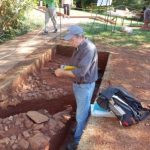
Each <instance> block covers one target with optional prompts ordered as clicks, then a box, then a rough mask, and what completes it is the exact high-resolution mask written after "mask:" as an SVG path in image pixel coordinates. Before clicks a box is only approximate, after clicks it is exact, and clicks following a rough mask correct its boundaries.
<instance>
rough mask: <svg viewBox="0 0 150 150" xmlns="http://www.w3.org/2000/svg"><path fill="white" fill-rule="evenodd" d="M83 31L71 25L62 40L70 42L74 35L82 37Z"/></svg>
mask: <svg viewBox="0 0 150 150" xmlns="http://www.w3.org/2000/svg"><path fill="white" fill-rule="evenodd" d="M83 34H84V31H83V29H82V28H81V27H80V26H77V25H73V26H70V27H69V28H68V32H67V34H66V35H65V36H64V40H67V41H68V40H71V39H72V38H73V37H74V36H75V35H83Z"/></svg>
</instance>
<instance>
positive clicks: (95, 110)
mask: <svg viewBox="0 0 150 150" xmlns="http://www.w3.org/2000/svg"><path fill="white" fill-rule="evenodd" d="M91 116H95V117H116V116H115V115H114V114H113V112H111V111H108V110H106V109H104V108H102V107H100V105H98V104H97V102H95V103H94V104H91Z"/></svg>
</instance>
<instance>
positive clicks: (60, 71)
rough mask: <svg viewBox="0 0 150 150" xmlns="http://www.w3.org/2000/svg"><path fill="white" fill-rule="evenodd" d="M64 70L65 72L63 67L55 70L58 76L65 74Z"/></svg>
mask: <svg viewBox="0 0 150 150" xmlns="http://www.w3.org/2000/svg"><path fill="white" fill-rule="evenodd" d="M63 72H64V70H63V69H60V68H58V69H56V70H55V75H56V76H57V77H61V76H63Z"/></svg>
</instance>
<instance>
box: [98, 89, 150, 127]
mask: <svg viewBox="0 0 150 150" xmlns="http://www.w3.org/2000/svg"><path fill="white" fill-rule="evenodd" d="M96 100H97V103H98V104H99V105H100V106H101V107H103V108H105V109H107V110H110V111H112V112H113V113H114V114H115V115H116V117H117V118H118V119H119V120H120V124H121V125H122V126H126V127H127V126H131V125H133V124H136V123H138V122H139V121H141V120H143V119H145V118H146V117H147V116H148V115H149V114H150V110H149V109H147V108H143V107H142V105H141V103H140V102H139V101H138V100H137V99H136V98H135V97H134V96H132V95H131V94H129V93H128V92H127V91H126V90H125V89H123V88H120V87H108V88H107V89H105V90H104V91H102V93H99V94H98V96H97V98H96Z"/></svg>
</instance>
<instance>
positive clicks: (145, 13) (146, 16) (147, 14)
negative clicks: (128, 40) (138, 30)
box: [144, 8, 150, 21]
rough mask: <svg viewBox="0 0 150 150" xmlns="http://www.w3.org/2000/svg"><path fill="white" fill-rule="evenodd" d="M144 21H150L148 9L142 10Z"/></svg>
mask: <svg viewBox="0 0 150 150" xmlns="http://www.w3.org/2000/svg"><path fill="white" fill-rule="evenodd" d="M144 21H150V9H149V8H148V9H146V10H145V11H144Z"/></svg>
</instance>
